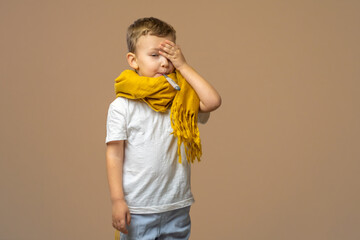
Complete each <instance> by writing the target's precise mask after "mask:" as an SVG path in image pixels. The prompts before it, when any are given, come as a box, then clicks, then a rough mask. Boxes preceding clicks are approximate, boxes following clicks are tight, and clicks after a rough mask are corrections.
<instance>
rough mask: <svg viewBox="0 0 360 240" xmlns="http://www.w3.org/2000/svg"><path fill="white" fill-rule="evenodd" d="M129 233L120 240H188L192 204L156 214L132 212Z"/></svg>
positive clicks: (122, 235)
mask: <svg viewBox="0 0 360 240" xmlns="http://www.w3.org/2000/svg"><path fill="white" fill-rule="evenodd" d="M127 229H128V232H129V233H128V234H123V233H121V236H120V240H173V239H179V240H186V239H189V237H190V229H191V221H190V206H189V207H185V208H180V209H176V210H172V211H168V212H163V213H156V214H131V223H130V225H129V226H127Z"/></svg>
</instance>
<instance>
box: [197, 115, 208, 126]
mask: <svg viewBox="0 0 360 240" xmlns="http://www.w3.org/2000/svg"><path fill="white" fill-rule="evenodd" d="M209 118H210V112H199V113H198V122H199V123H202V124H205V123H207V121H208V120H209Z"/></svg>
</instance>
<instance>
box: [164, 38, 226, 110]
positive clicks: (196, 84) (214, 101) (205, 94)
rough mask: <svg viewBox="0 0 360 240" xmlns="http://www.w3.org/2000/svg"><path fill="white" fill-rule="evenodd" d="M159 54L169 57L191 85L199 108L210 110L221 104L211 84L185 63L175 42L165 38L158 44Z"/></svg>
mask: <svg viewBox="0 0 360 240" xmlns="http://www.w3.org/2000/svg"><path fill="white" fill-rule="evenodd" d="M160 49H161V51H160V52H159V53H160V54H161V55H163V56H164V57H166V58H167V59H169V60H170V61H171V62H172V64H173V65H174V67H175V68H176V69H177V70H178V71H180V73H181V75H183V77H184V78H185V79H186V81H187V82H188V83H189V84H190V85H191V86H192V88H193V89H194V90H195V92H196V93H197V95H198V96H199V98H200V110H201V111H202V112H211V111H214V110H215V109H217V108H218V107H219V106H220V105H221V97H220V95H219V94H218V92H217V91H216V90H215V88H214V87H213V86H211V85H210V83H208V82H207V81H206V80H205V79H204V78H203V77H202V76H201V75H200V74H199V73H197V72H196V71H195V70H194V69H193V68H192V67H191V66H190V65H189V64H187V62H186V60H185V58H184V55H183V54H182V52H181V49H180V47H179V46H178V45H176V44H175V43H173V42H171V41H169V40H165V41H164V42H162V43H161V45H160Z"/></svg>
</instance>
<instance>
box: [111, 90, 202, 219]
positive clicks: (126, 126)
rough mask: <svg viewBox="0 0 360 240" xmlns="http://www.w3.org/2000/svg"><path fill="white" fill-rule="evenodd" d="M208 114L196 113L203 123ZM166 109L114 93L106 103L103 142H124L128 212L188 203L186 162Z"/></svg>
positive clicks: (179, 205) (149, 210)
mask: <svg viewBox="0 0 360 240" xmlns="http://www.w3.org/2000/svg"><path fill="white" fill-rule="evenodd" d="M208 118H209V114H203V113H199V122H201V123H205V122H206V121H207V119H208ZM171 132H172V128H171V123H170V110H168V111H167V112H165V113H161V112H156V111H154V110H152V109H151V108H150V107H149V106H148V105H147V104H146V103H144V102H141V101H137V100H128V99H126V98H122V97H118V98H116V99H115V100H114V101H113V102H112V103H111V104H110V106H109V111H108V117H107V135H106V143H108V142H111V141H118V140H126V141H125V144H124V148H125V149H124V150H125V154H124V165H123V189H124V195H125V200H126V202H127V204H128V206H129V209H130V212H131V213H134V214H147V213H160V212H165V211H170V210H175V209H179V208H183V207H187V206H190V205H191V204H192V203H193V202H194V198H193V195H192V193H191V188H190V164H188V162H187V160H186V155H185V152H184V149H182V154H181V156H182V163H181V164H180V163H179V162H178V155H177V139H176V138H175V137H174V136H173V135H172V134H171Z"/></svg>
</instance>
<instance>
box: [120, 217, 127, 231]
mask: <svg viewBox="0 0 360 240" xmlns="http://www.w3.org/2000/svg"><path fill="white" fill-rule="evenodd" d="M119 231H120V232H122V233H124V234H128V230H127V228H126V224H125V220H121V221H120V223H119Z"/></svg>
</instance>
